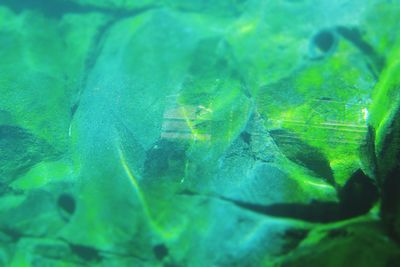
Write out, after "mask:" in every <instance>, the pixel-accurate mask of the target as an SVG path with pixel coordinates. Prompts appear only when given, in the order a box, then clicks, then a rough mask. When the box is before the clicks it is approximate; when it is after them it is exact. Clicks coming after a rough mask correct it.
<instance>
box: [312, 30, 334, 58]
mask: <svg viewBox="0 0 400 267" xmlns="http://www.w3.org/2000/svg"><path fill="white" fill-rule="evenodd" d="M313 41H314V44H315V45H316V46H317V47H318V48H319V49H320V50H321V51H322V52H324V53H327V52H329V51H330V50H331V49H332V48H333V46H334V45H335V36H334V35H333V33H332V32H330V31H328V30H323V31H320V32H319V33H317V34H316V35H315V36H314V39H313Z"/></svg>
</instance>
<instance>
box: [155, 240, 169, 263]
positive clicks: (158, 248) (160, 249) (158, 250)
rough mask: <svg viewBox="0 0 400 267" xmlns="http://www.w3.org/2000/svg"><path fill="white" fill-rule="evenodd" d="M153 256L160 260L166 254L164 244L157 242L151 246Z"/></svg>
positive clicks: (166, 249)
mask: <svg viewBox="0 0 400 267" xmlns="http://www.w3.org/2000/svg"><path fill="white" fill-rule="evenodd" d="M153 252H154V256H156V258H157V260H162V259H164V258H165V257H166V256H168V253H169V252H168V248H167V247H166V246H165V245H164V244H158V245H155V246H154V247H153Z"/></svg>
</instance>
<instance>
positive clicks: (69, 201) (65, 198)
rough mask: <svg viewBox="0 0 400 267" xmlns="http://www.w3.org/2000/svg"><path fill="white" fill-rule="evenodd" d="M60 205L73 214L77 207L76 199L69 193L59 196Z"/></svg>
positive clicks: (58, 202)
mask: <svg viewBox="0 0 400 267" xmlns="http://www.w3.org/2000/svg"><path fill="white" fill-rule="evenodd" d="M57 204H58V206H59V207H60V208H61V209H63V210H64V211H66V212H67V213H68V214H73V213H74V212H75V209H76V204H75V199H74V198H73V197H72V196H71V195H69V194H62V195H60V196H59V197H58V201H57Z"/></svg>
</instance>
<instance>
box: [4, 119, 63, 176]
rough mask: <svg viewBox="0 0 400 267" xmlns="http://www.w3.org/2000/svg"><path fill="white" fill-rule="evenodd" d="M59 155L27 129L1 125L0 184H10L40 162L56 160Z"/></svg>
mask: <svg viewBox="0 0 400 267" xmlns="http://www.w3.org/2000/svg"><path fill="white" fill-rule="evenodd" d="M59 155H60V153H59V152H57V151H56V150H55V149H54V148H52V147H51V146H50V145H49V144H48V143H47V142H46V141H45V140H42V139H39V138H37V137H36V136H34V135H32V134H31V133H29V132H28V131H26V130H25V129H23V128H20V127H17V126H10V125H0V177H1V178H0V184H8V183H10V182H12V181H13V180H15V179H16V178H18V176H20V175H22V174H24V173H25V172H27V171H28V170H29V169H30V168H31V167H33V166H34V165H35V164H37V163H38V162H41V161H44V160H54V159H56V158H57V157H59Z"/></svg>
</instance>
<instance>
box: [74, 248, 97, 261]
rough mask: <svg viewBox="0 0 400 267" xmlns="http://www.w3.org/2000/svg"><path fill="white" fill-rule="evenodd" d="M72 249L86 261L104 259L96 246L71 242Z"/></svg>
mask: <svg viewBox="0 0 400 267" xmlns="http://www.w3.org/2000/svg"><path fill="white" fill-rule="evenodd" d="M69 246H70V248H71V251H72V252H73V253H75V254H76V255H77V256H78V257H80V258H81V259H83V260H85V261H96V262H98V261H100V260H101V259H102V257H101V255H100V253H99V251H98V250H97V249H95V248H92V247H88V246H83V245H74V244H69Z"/></svg>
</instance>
